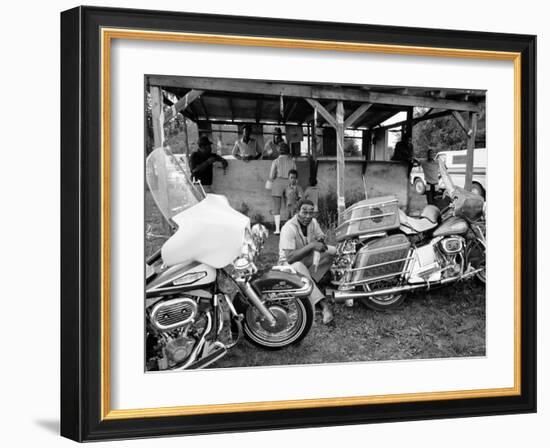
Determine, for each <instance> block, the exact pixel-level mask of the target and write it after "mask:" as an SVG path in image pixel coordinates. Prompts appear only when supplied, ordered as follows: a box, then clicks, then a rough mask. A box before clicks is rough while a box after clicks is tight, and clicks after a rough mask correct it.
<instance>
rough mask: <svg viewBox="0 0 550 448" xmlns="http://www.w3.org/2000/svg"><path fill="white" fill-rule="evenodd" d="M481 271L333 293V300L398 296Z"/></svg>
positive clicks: (463, 278)
mask: <svg viewBox="0 0 550 448" xmlns="http://www.w3.org/2000/svg"><path fill="white" fill-rule="evenodd" d="M483 269H484V268H480V269H475V270H473V271H470V272H466V273H464V274H462V275H457V276H455V277H449V278H446V279H443V280H439V281H436V282H433V283H428V282H426V283H419V284H417V285H406V286H398V287H396V288H389V289H380V290H377V291H365V292H358V291H349V292H347V291H335V292H334V300H335V301H336V302H343V301H345V300H347V299H362V298H366V297H373V296H384V295H389V294H398V293H400V292H406V291H412V290H415V289H422V288H427V287H430V286H433V285H444V284H447V283H451V282H454V281H459V280H465V279H467V278H469V277H472V276H474V275H476V274H477V273H479V272H481V271H483Z"/></svg>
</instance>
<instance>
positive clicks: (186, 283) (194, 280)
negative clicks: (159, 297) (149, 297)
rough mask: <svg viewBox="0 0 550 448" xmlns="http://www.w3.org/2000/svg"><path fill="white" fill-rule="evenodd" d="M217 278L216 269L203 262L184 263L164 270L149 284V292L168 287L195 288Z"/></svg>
mask: <svg viewBox="0 0 550 448" xmlns="http://www.w3.org/2000/svg"><path fill="white" fill-rule="evenodd" d="M215 280H216V269H214V268H213V267H211V266H208V265H206V264H202V263H195V262H192V263H183V264H178V265H176V266H171V267H169V268H167V269H166V270H164V271H162V272H161V273H160V274H159V275H158V276H157V277H155V278H154V279H153V280H152V281H151V282H150V283H149V284H148V285H147V294H150V293H154V292H162V291H164V290H166V289H168V288H169V289H173V288H180V289H194V288H197V287H200V286H202V285H208V284H210V283H213V282H214V281H215Z"/></svg>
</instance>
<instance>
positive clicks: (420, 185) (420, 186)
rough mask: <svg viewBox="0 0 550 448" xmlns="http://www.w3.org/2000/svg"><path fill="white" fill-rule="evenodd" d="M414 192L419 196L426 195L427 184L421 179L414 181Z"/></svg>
mask: <svg viewBox="0 0 550 448" xmlns="http://www.w3.org/2000/svg"><path fill="white" fill-rule="evenodd" d="M414 191H416V192H417V193H418V194H424V193H426V184H425V183H424V181H423V180H422V179H420V178H419V177H417V178H416V179H415V180H414Z"/></svg>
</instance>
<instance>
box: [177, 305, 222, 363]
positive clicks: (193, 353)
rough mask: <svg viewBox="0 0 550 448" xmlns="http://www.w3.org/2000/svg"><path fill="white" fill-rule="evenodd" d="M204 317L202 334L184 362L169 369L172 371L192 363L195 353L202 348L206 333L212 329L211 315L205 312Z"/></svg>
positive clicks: (195, 356)
mask: <svg viewBox="0 0 550 448" xmlns="http://www.w3.org/2000/svg"><path fill="white" fill-rule="evenodd" d="M206 319H207V322H206V328H205V329H204V332H203V333H202V336H201V338H200V340H199V342H197V345H195V348H194V349H193V351H192V352H191V354H190V355H189V358H187V361H185V363H184V364H183V365H181V366H179V367H176V368H174V369H171V370H172V371H180V370H185V369H187V367H189V366H190V365H191V364H193V363H194V362H195V360H196V359H197V355H198V353H199V351H200V350H202V348H203V346H204V343H205V342H206V335H207V334H208V333H210V331H211V330H212V316H211V315H210V313H209V312H208V313H206Z"/></svg>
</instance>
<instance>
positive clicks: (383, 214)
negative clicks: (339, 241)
mask: <svg viewBox="0 0 550 448" xmlns="http://www.w3.org/2000/svg"><path fill="white" fill-rule="evenodd" d="M392 215H395V213H393V212H392V213H379V214H377V215H371V216H361V217H359V218H351V219H346V220H345V221H344V222H343V223H342V224H340V225H339V226H338V227H336V230H338V229H340V228H341V227H344V226H347V225H348V224H349V223H350V222H356V221H364V220H365V219H376V218H383V217H384V216H392Z"/></svg>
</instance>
